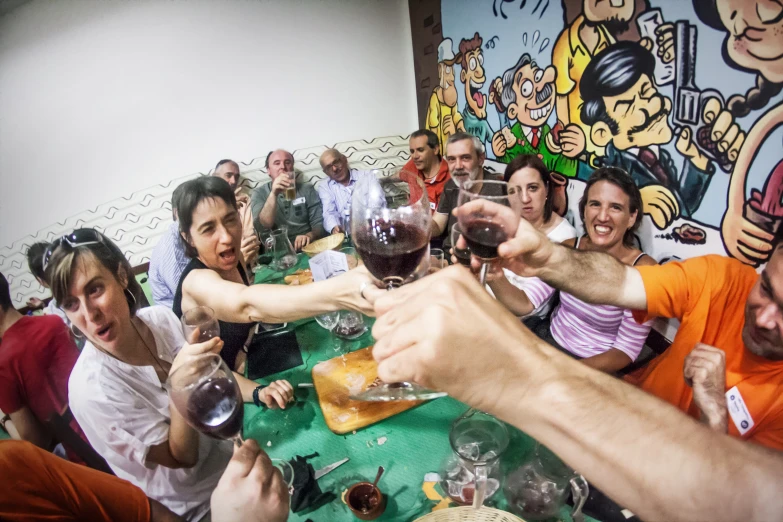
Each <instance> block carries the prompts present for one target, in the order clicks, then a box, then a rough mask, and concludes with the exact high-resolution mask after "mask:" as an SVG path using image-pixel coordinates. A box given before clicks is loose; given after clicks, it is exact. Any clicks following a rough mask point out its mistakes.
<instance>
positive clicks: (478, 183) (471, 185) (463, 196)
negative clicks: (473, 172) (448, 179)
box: [457, 180, 513, 286]
mask: <svg viewBox="0 0 783 522" xmlns="http://www.w3.org/2000/svg"><path fill="white" fill-rule="evenodd" d="M479 199H484V200H487V201H490V202H492V203H496V204H499V205H503V206H506V207H510V206H511V205H510V203H509V199H508V183H506V182H505V181H494V180H473V181H466V182H464V183H463V184H462V187H460V189H459V199H458V201H457V204H458V206H460V207H461V206H463V205H466V204H468V203H471V202H473V201H476V200H479ZM459 226H460V228H461V229H462V237H464V238H465V242H466V243H467V244H468V247H469V248H470V252H471V254H472V255H474V256H476V257H477V258H479V260H480V261H481V272H480V273H479V282H480V283H481V285H482V286H483V285H484V284H485V283H486V282H487V273H488V272H489V270H490V268H491V267H492V265H493V261H495V260H496V259H497V257H498V246H500V244H501V243H504V242H505V241H507V240H508V238H509V234H511V233H513V231H511V230H506V229H505V227H504V226H503V223H501V222H499V221H498V220H497V219H493V218H492V216H491V215H489V214H487V213H485V212H483V210H482V209H481V208H480V206H477V205H471V206H470V210H468V209H462V210H461V211H460V213H459Z"/></svg>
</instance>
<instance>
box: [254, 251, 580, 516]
mask: <svg viewBox="0 0 783 522" xmlns="http://www.w3.org/2000/svg"><path fill="white" fill-rule="evenodd" d="M306 266H307V258H306V257H305V256H300V259H299V263H298V264H297V266H296V267H294V268H291V269H290V271H293V270H296V269H297V268H304V267H306ZM275 279H276V280H280V278H279V277H276V276H274V275H273V274H272V271H271V270H268V269H267V270H262V271H261V272H259V273H258V274H257V275H256V282H257V283H259V282H272V281H273V280H275ZM367 322H368V324H370V323H371V322H372V319H369V318H368V319H367ZM289 328H293V329H294V330H295V332H296V336H297V340H298V342H299V346H300V347H301V351H302V358H303V359H304V361H305V362H304V364H303V365H302V366H299V367H297V368H293V369H291V370H288V371H285V372H282V373H280V374H276V375H273V376H270V377H267V378H265V379H262V380H259V382H269V381H270V380H274V379H281V378H282V379H288V380H289V381H290V382H291V383H292V384H293V385H294V386H296V385H297V384H299V383H301V382H312V377H311V373H310V372H311V370H312V368H313V366H314V365H315V364H317V363H318V362H320V361H323V360H327V359H331V358H332V357H335V356H337V355H339V353H338V352H335V350H334V348H333V346H334V343H333V338H332V337H331V334H330V333H329V332H327V331H326V330H324V329H322V328H321V327H319V326H318V324H317V323H316V322H314V321H305V322H298V323H295V324H292V325H290V326H289ZM372 342H373V339H372V336H371V334H370V332H369V331H368V333H367V334H365V335H364V336H362V337H360V338H359V339H357V340H355V341H350V342H348V343H347V348H348V349H349V350H351V351H353V350H356V349H359V348H363V347H366V346H370V345H371V344H372ZM466 410H467V406H466V405H465V404H462V403H460V402H458V401H456V400H454V399H451V398H448V397H445V398H442V399H437V400H434V401H430V402H428V403H425V404H422V405H421V406H418V407H416V408H413V409H411V410H408V411H406V412H403V413H401V414H398V415H395V416H393V417H391V418H389V419H386V420H385V421H382V422H380V423H378V424H375V425H373V426H370V427H368V428H365V429H362V430H359V431H357V432H356V434H348V435H335V434H334V433H332V432H331V431H330V430H329V429H328V428H327V427H326V424H325V422H324V418H323V414H322V412H321V409H320V407H319V406H318V398H317V397H316V394H315V390H314V389H303V390H298V391H297V402H296V404H294V405H292V406H289V408H287V409H286V410H262V409H260V408H257V407H256V406H254V405H252V404H246V405H245V423H244V435H245V437H248V438H253V439H255V440H256V441H258V443H259V445H260V446H261V447H262V448H263V449H264V450H266V451H267V452H268V453H269V455H270V456H272V457H277V458H284V459H291V458H293V457H294V456H295V455H303V456H304V455H309V454H311V453H315V452H318V453H319V455H320V456H318V457H316V458H314V459H313V460H311V461H310V462H311V463H312V465H313V467H314V468H315V469H319V468H322V467H324V466H327V465H328V464H331V463H333V462H335V461H338V460H341V459H343V458H345V457H349V458H350V459H351V460H350V461H349V462H347V463H346V464H344V465H342V466H341V467H339V468H337V469H336V470H335V471H333V472H331V473H329V474H328V475H326V476H324V477H323V478H321V479H320V480H319V481H318V483H319V485H320V487H321V489H322V491H334V492H335V493H336V494H337V496H338V498H337V500H335V501H333V502H331V503H330V504H327V505H325V506H323V507H321V508H320V509H318V510H316V511H314V512H312V513H309V514H299V513H292V514H291V519H290V520H292V521H304V520H307V519H308V518H309V519H312V520H313V521H315V522H321V521H324V522H326V521H329V522H332V521H339V520H356V519H355V518H354V517H353V515H352V513H351V512H350V510H349V509H348V508H347V507H346V506H345V505H344V504H343V503H342V501H341V499H340V497H341V495H342V492H343V491H344V490H345V489H347V488H348V487H349V486H350V485H351V484H353V483H355V482H358V481H362V480H368V481H372V480H373V478H374V477H375V474H376V472H377V470H378V466H383V467H384V468H385V469H386V472H385V473H384V475H383V477H382V478H381V481H380V483H379V487H380V489H381V491H383V493H384V494H385V495H387V499H388V500H387V507H386V511H385V513H384V514H383V515H382V516H381V517H380V518H379V519H378V520H389V521H391V520H394V521H404V520H413V519H416V518H417V517H419V516H423V515H425V514H427V513H428V512H430V511H431V509H432V508H433V507H434V506H435V505H436V504H437V502H435V501H431V500H428V499H427V498H426V496H425V495H424V493H423V492H422V484H423V479H424V475H425V474H426V473H428V472H438V471H439V470H440V467H441V464H442V462H443V461H444V459H445V458H446V457H447V456H448V455H449V453H450V452H451V449H450V446H449V440H448V434H449V429H450V427H451V423H452V421H453V420H454V419H456V418H457V417H459V416H460V415H461V414H462V413H464V412H465V411H466ZM509 432H510V433H511V442H510V444H509V449H508V450H507V451H506V453H505V454H504V455H503V457H502V459H501V461H502V467H503V468H504V469H506V470H509V469H513V467H515V466H517V465H519V464H520V463H521V462H522V461H523V460H524V459H525V458H526V457H527V456H528V455H529V453H530V452H531V451H532V449H533V446H534V441H533V440H532V439H531V438H530V437H528V436H527V435H525V434H523V433H522V432H520V431H519V430H517V429H515V428H513V427H511V426H509ZM384 437H385V439H386V440H385V441H384V440H383V438H384ZM379 439H380V441H381V442H383V443H381V442H379ZM487 505H492V506H495V507H499V508H500V509H503V508H504V506H505V500H504V499H503V495H502V492H500V493H497V494H495V495H494V497H493V498H491V499H490V500H489V501H488V502H487ZM587 519H588V520H592V519H589V517H587ZM562 520H564V521H570V520H571V519H570V517H569V516H568V511H567V510H565V509H564V510H563V516H562Z"/></svg>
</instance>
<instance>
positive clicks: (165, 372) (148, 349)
mask: <svg viewBox="0 0 783 522" xmlns="http://www.w3.org/2000/svg"><path fill="white" fill-rule="evenodd" d="M131 325H133V329H134V330H136V334H137V335H138V336H139V339H141V342H142V343H143V344H144V347H145V348H146V349H147V351H148V352H149V354H150V355H151V356H152V360H153V361H155V364H157V365H158V368H160V371H161V373H163V374H164V375H168V372H167V371H166V370H165V369H164V368H163V365H162V364H161V363H160V360H158V358H157V356H156V355H155V353H154V352H153V351H152V348H150V345H148V344H147V341H145V340H144V337H143V336H142V335H141V332H140V331H139V329H138V328H137V327H136V323H134V322H133V319H131Z"/></svg>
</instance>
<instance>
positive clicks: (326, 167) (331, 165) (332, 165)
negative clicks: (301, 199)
mask: <svg viewBox="0 0 783 522" xmlns="http://www.w3.org/2000/svg"><path fill="white" fill-rule="evenodd" d="M343 159H344V158H337V159H336V160H334V161H333V162H331V163H329V164H328V165H324V169H323V170H324V172H325V173H327V174H328V173H329V171H331V170H333V169H334V168H335V167H336V166H337V165H339V164H340V163H342V161H343Z"/></svg>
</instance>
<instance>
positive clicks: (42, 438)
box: [0, 274, 84, 462]
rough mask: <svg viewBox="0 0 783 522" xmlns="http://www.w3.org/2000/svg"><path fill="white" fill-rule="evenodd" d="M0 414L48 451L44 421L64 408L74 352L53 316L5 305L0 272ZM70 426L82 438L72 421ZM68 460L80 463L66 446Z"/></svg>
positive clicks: (8, 298) (49, 438)
mask: <svg viewBox="0 0 783 522" xmlns="http://www.w3.org/2000/svg"><path fill="white" fill-rule="evenodd" d="M0 338H2V342H0V410H2V411H3V413H5V414H8V415H9V416H10V417H11V421H12V422H13V423H14V427H15V428H16V430H17V431H18V432H19V436H20V437H21V438H22V439H24V440H27V441H30V442H32V443H33V444H35V445H36V446H40V447H41V448H44V449H51V447H52V444H53V443H54V442H55V441H53V438H52V434H51V432H50V430H49V429H48V428H47V427H46V421H47V420H48V419H49V417H50V416H51V415H52V414H53V413H57V414H63V413H64V412H65V410H66V409H67V407H68V378H69V377H70V375H71V370H72V369H73V365H74V364H75V363H76V359H77V358H78V357H79V351H78V350H77V348H76V345H75V344H74V342H73V340H72V339H71V336H70V333H69V332H68V328H67V327H66V326H65V323H63V320H62V319H60V318H59V317H57V316H56V315H43V316H40V317H29V316H24V315H22V314H20V313H19V312H18V311H16V309H15V308H14V307H13V305H12V303H11V293H10V291H9V288H8V281H6V279H5V277H3V274H0ZM71 427H72V428H73V429H74V431H76V432H77V433H78V434H79V435H80V436H81V437H82V438H84V435H83V434H82V432H81V429H79V426H78V424H76V421H75V420H72V422H71ZM66 452H67V453H68V457H69V458H70V459H71V460H73V461H76V462H81V461H80V459H78V457H76V456H75V455H74V454H73V452H72V451H70V450H69V449H68V448H66Z"/></svg>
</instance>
